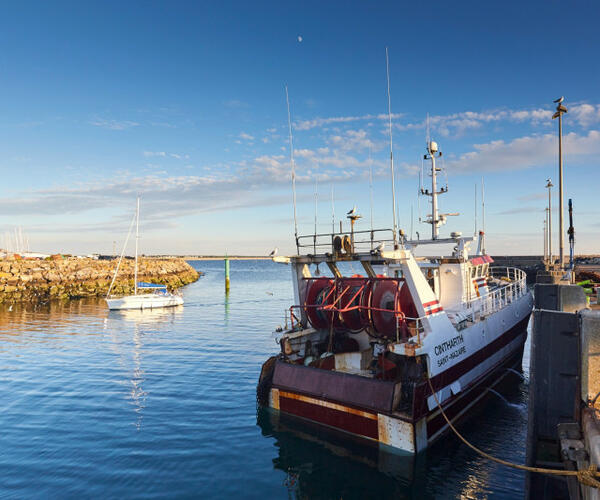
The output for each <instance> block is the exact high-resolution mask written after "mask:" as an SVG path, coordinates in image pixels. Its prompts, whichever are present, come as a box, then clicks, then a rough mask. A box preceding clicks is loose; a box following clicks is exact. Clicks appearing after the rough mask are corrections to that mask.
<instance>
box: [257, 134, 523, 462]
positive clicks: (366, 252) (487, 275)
mask: <svg viewBox="0 0 600 500" xmlns="http://www.w3.org/2000/svg"><path fill="white" fill-rule="evenodd" d="M440 155H441V153H439V151H438V147H437V144H436V143H435V142H433V141H430V142H428V144H427V155H426V158H427V159H430V160H431V174H430V175H431V177H432V185H431V190H429V189H422V193H423V194H424V195H426V196H430V197H431V215H430V216H429V220H428V221H427V222H428V223H429V224H431V226H432V236H431V239H430V240H406V239H405V238H404V234H403V232H402V231H400V232H399V233H398V231H397V228H396V227H394V228H393V229H392V230H373V229H372V230H370V231H359V232H355V231H354V224H355V222H356V220H357V219H358V218H359V217H360V216H359V215H358V214H356V213H354V211H351V212H349V213H348V218H349V219H350V224H351V231H350V232H346V233H344V232H342V231H340V232H339V233H333V234H314V235H307V236H298V235H297V236H296V245H297V250H298V255H296V256H293V257H290V258H285V261H286V262H290V263H291V265H292V277H293V284H294V297H295V305H293V306H292V307H291V308H290V316H291V320H292V325H291V328H290V329H289V330H287V331H285V332H283V333H282V334H281V335H280V337H279V344H280V347H281V352H280V353H279V354H278V355H277V356H273V357H272V358H270V359H269V360H267V362H266V363H264V365H263V368H262V371H261V375H260V379H259V384H258V388H257V396H258V401H259V404H260V405H262V406H268V407H270V408H273V409H274V410H278V411H280V412H283V413H287V414H290V415H295V416H297V417H301V418H303V419H307V420H311V421H313V422H318V423H320V424H323V425H326V426H329V427H333V428H336V429H339V430H342V431H345V432H348V433H350V434H354V435H357V436H360V437H362V438H365V439H368V440H373V441H375V442H377V443H380V444H381V445H388V446H392V447H394V448H399V449H401V450H406V451H409V452H413V453H416V452H419V451H421V450H423V449H425V448H427V447H428V446H429V445H430V444H431V443H433V442H434V441H435V440H437V439H439V438H440V437H441V436H442V435H443V434H444V432H445V431H447V430H448V425H447V423H446V421H445V420H444V418H443V416H442V414H441V412H440V409H439V407H438V403H437V402H438V401H439V402H440V404H441V405H442V407H443V408H444V412H445V413H446V415H448V417H449V418H450V419H451V420H456V419H459V418H461V417H463V416H467V415H469V414H471V413H472V412H473V409H474V407H475V406H476V405H477V404H478V403H479V402H480V401H482V400H483V398H484V396H485V395H486V393H487V390H488V388H490V387H493V386H494V385H496V384H497V383H499V382H500V381H501V380H502V379H503V378H504V377H505V376H506V375H507V374H508V373H509V372H508V371H507V370H506V368H514V367H515V366H517V365H518V364H519V363H520V362H521V358H522V354H523V346H524V343H525V339H526V336H527V333H526V328H527V323H528V321H529V315H530V313H531V309H532V305H533V300H532V296H531V292H530V291H529V290H528V288H527V285H526V276H525V273H524V272H523V271H521V270H519V269H514V268H495V267H491V264H492V262H493V260H492V259H491V257H489V256H488V255H487V254H486V253H485V250H484V234H483V231H481V232H480V233H479V245H478V249H477V251H476V252H471V250H470V248H469V246H470V244H471V243H473V242H474V240H475V238H474V237H463V236H462V235H461V234H460V233H452V234H451V237H450V238H439V235H438V230H439V226H441V225H442V224H443V223H445V221H446V217H447V216H449V215H457V214H441V213H439V211H438V205H437V196H438V195H439V194H443V193H446V192H447V191H448V188H447V187H446V186H445V187H441V188H439V187H438V186H437V184H436V181H437V179H436V176H437V173H438V172H439V171H440V168H439V167H437V166H436V164H435V159H436V158H437V157H439V156H440ZM394 226H395V224H394ZM433 244H445V245H451V248H452V253H451V255H449V256H444V257H427V258H417V257H416V256H415V253H414V250H415V248H416V247H417V246H420V245H428V246H430V245H433ZM386 245H388V248H389V247H392V249H391V250H389V251H388V250H384V248H385V246H386ZM306 247H308V248H309V250H308V252H310V253H305V254H302V250H303V248H306ZM280 260H281V258H280ZM343 263H350V264H352V263H355V264H357V265H361V266H362V268H363V270H364V274H365V275H360V274H355V271H353V274H352V275H351V276H344V275H343V265H340V264H343ZM320 264H326V265H327V266H328V268H329V269H330V271H331V273H332V275H333V276H332V277H331V278H330V277H317V276H313V275H312V274H311V272H314V273H315V274H317V273H316V270H317V269H318V266H319V265H320ZM311 266H312V270H313V271H311ZM374 266H382V268H383V273H381V272H379V271H378V272H376V271H374V269H375V267H374ZM315 268H316V269H315ZM432 388H433V391H435V393H433V392H432Z"/></svg>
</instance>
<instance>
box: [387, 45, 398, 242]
mask: <svg viewBox="0 0 600 500" xmlns="http://www.w3.org/2000/svg"><path fill="white" fill-rule="evenodd" d="M385 67H386V70H387V95H388V121H389V129H390V170H391V173H392V205H393V206H392V215H393V220H394V248H397V246H398V223H397V221H396V188H395V186H394V146H393V141H392V97H391V95H390V62H389V57H388V48H387V47H386V48H385Z"/></svg>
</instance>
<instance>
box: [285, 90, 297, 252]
mask: <svg viewBox="0 0 600 500" xmlns="http://www.w3.org/2000/svg"><path fill="white" fill-rule="evenodd" d="M285 101H286V103H287V115H288V129H289V132H290V167H291V169H292V196H293V200H294V236H295V238H296V248H298V217H297V215H296V165H295V163H294V141H293V137H292V115H291V113H290V96H289V94H288V87H287V84H286V85H285Z"/></svg>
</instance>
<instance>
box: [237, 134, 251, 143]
mask: <svg viewBox="0 0 600 500" xmlns="http://www.w3.org/2000/svg"><path fill="white" fill-rule="evenodd" d="M238 137H239V138H240V139H244V140H245V141H253V140H254V136H253V135H250V134H247V133H246V132H241V133H240V135H239V136H238Z"/></svg>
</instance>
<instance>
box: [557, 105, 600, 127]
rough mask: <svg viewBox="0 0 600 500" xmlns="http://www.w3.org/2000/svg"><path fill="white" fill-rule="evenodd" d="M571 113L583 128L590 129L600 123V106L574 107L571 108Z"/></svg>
mask: <svg viewBox="0 0 600 500" xmlns="http://www.w3.org/2000/svg"><path fill="white" fill-rule="evenodd" d="M569 113H571V115H572V116H574V117H575V120H577V122H578V123H579V124H580V125H581V126H582V127H588V126H590V125H592V124H594V123H597V122H600V105H595V106H594V105H593V104H578V105H574V106H571V107H570V108H569ZM567 118H568V117H565V119H567Z"/></svg>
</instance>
